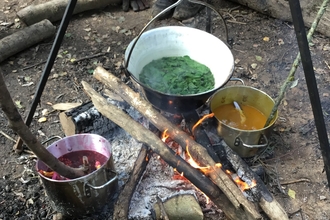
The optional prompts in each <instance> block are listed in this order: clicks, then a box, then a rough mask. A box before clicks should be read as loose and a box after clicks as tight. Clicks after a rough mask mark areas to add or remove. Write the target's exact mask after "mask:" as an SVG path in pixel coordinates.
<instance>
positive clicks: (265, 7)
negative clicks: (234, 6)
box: [231, 0, 330, 37]
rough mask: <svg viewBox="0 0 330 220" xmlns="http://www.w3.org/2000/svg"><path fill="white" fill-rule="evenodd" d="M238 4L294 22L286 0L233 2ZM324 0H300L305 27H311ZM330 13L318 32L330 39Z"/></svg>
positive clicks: (244, 0)
mask: <svg viewBox="0 0 330 220" xmlns="http://www.w3.org/2000/svg"><path fill="white" fill-rule="evenodd" d="M231 1H233V2H236V3H240V4H242V5H245V6H247V7H249V8H251V9H254V10H256V11H258V12H260V13H263V14H267V15H270V16H271V17H274V18H278V19H280V20H283V21H290V22H292V17H291V12H290V7H289V2H288V1H286V0H263V1H259V0H231ZM322 2H323V0H314V1H310V0H300V4H301V8H302V14H303V19H304V23H305V26H307V27H311V25H312V23H313V21H314V18H315V17H316V15H317V12H318V10H319V8H320V6H321V4H322ZM329 19H330V11H326V12H325V14H324V19H323V20H321V21H320V24H319V25H318V27H317V29H316V31H318V32H320V33H322V34H324V35H326V36H328V37H330V23H329V22H328V21H329Z"/></svg>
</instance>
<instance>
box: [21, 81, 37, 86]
mask: <svg viewBox="0 0 330 220" xmlns="http://www.w3.org/2000/svg"><path fill="white" fill-rule="evenodd" d="M33 84H34V83H33V82H28V83H25V84H22V86H23V87H27V86H32V85H33Z"/></svg>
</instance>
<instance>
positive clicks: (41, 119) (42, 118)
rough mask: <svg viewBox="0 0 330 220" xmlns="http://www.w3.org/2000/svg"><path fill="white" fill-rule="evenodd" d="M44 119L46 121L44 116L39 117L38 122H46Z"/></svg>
mask: <svg viewBox="0 0 330 220" xmlns="http://www.w3.org/2000/svg"><path fill="white" fill-rule="evenodd" d="M46 121H47V118H46V117H41V118H39V120H38V122H39V123H43V122H46Z"/></svg>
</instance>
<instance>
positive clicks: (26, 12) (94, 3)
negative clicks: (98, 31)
mask: <svg viewBox="0 0 330 220" xmlns="http://www.w3.org/2000/svg"><path fill="white" fill-rule="evenodd" d="M120 2H121V1H120V0H108V1H106V0H79V1H78V2H77V4H76V7H75V10H74V12H73V14H77V13H80V12H84V11H88V10H93V9H99V8H104V7H106V6H108V5H109V4H117V3H120ZM67 5H68V0H51V1H47V2H45V3H41V4H38V5H29V6H27V7H26V8H23V9H22V10H20V11H18V12H17V16H18V17H19V18H20V19H21V20H22V21H23V22H24V23H25V24H27V25H31V24H34V23H37V22H39V21H41V20H43V19H48V20H50V21H51V22H54V21H58V20H60V19H62V16H63V14H64V11H65V8H66V6H67Z"/></svg>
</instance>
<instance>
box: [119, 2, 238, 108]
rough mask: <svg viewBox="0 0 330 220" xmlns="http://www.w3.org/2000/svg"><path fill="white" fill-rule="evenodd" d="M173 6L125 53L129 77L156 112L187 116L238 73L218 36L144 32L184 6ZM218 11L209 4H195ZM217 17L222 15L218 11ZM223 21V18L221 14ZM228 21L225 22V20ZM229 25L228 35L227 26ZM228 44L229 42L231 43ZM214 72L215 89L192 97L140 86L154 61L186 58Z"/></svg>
mask: <svg viewBox="0 0 330 220" xmlns="http://www.w3.org/2000/svg"><path fill="white" fill-rule="evenodd" d="M180 2H181V1H178V2H177V3H175V4H173V5H171V6H170V7H168V8H167V9H165V10H164V11H162V12H160V13H159V14H158V15H157V16H155V17H154V18H153V19H152V20H151V21H150V22H149V23H148V24H147V25H146V26H145V28H144V29H143V30H142V31H141V33H140V34H139V35H138V37H136V38H135V39H134V40H133V41H132V42H130V44H129V45H128V47H127V49H126V51H125V67H126V72H127V74H128V75H129V76H130V77H131V78H132V79H133V80H134V81H135V82H136V83H137V84H138V85H139V86H140V89H141V91H142V92H143V93H144V94H145V97H146V98H147V100H148V101H149V102H150V103H151V104H153V105H154V106H155V107H156V108H158V109H160V110H163V111H166V112H170V113H184V112H189V111H191V110H194V109H197V108H199V107H201V106H202V105H203V104H204V103H205V102H206V100H207V99H208V98H209V97H210V95H212V94H213V93H214V92H215V91H216V90H217V89H219V88H221V87H222V86H223V85H224V84H225V83H226V82H227V81H228V80H229V79H230V77H231V75H232V73H233V70H234V58H233V55H232V53H231V51H230V49H229V48H228V46H227V45H226V44H225V43H224V42H222V41H221V40H220V39H219V38H217V37H215V36H214V35H212V34H210V33H207V32H205V31H201V30H199V29H195V28H190V27H183V26H170V27H159V28H155V29H152V30H148V31H146V32H144V30H145V29H146V28H147V27H148V26H149V25H150V24H151V23H152V22H153V20H155V19H157V17H158V16H160V15H161V14H162V13H165V12H166V11H167V10H170V9H171V8H172V7H175V6H176V5H177V4H180ZM194 3H198V4H203V5H205V6H207V7H209V8H211V9H212V10H215V9H214V8H213V7H212V6H210V5H208V4H207V3H203V2H199V1H194ZM215 12H216V13H218V12H217V11H216V10H215ZM218 15H219V16H220V17H221V18H222V16H221V15H220V14H219V13H218ZM223 21H224V20H223ZM224 25H225V34H226V37H228V34H227V26H226V24H225V22H224ZM227 40H228V39H227ZM185 55H188V56H189V57H190V58H191V59H193V60H195V61H197V62H199V63H201V64H204V65H206V66H207V67H209V68H210V70H211V72H212V73H213V76H214V79H215V85H214V88H212V89H210V90H208V91H205V92H202V93H199V94H190V95H173V94H166V93H162V92H159V91H156V90H154V89H151V88H149V87H147V86H146V85H145V84H143V83H141V82H140V79H139V75H140V73H141V71H142V68H143V67H144V66H145V65H147V64H148V63H150V62H151V61H153V60H156V59H160V58H163V57H172V56H185Z"/></svg>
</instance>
